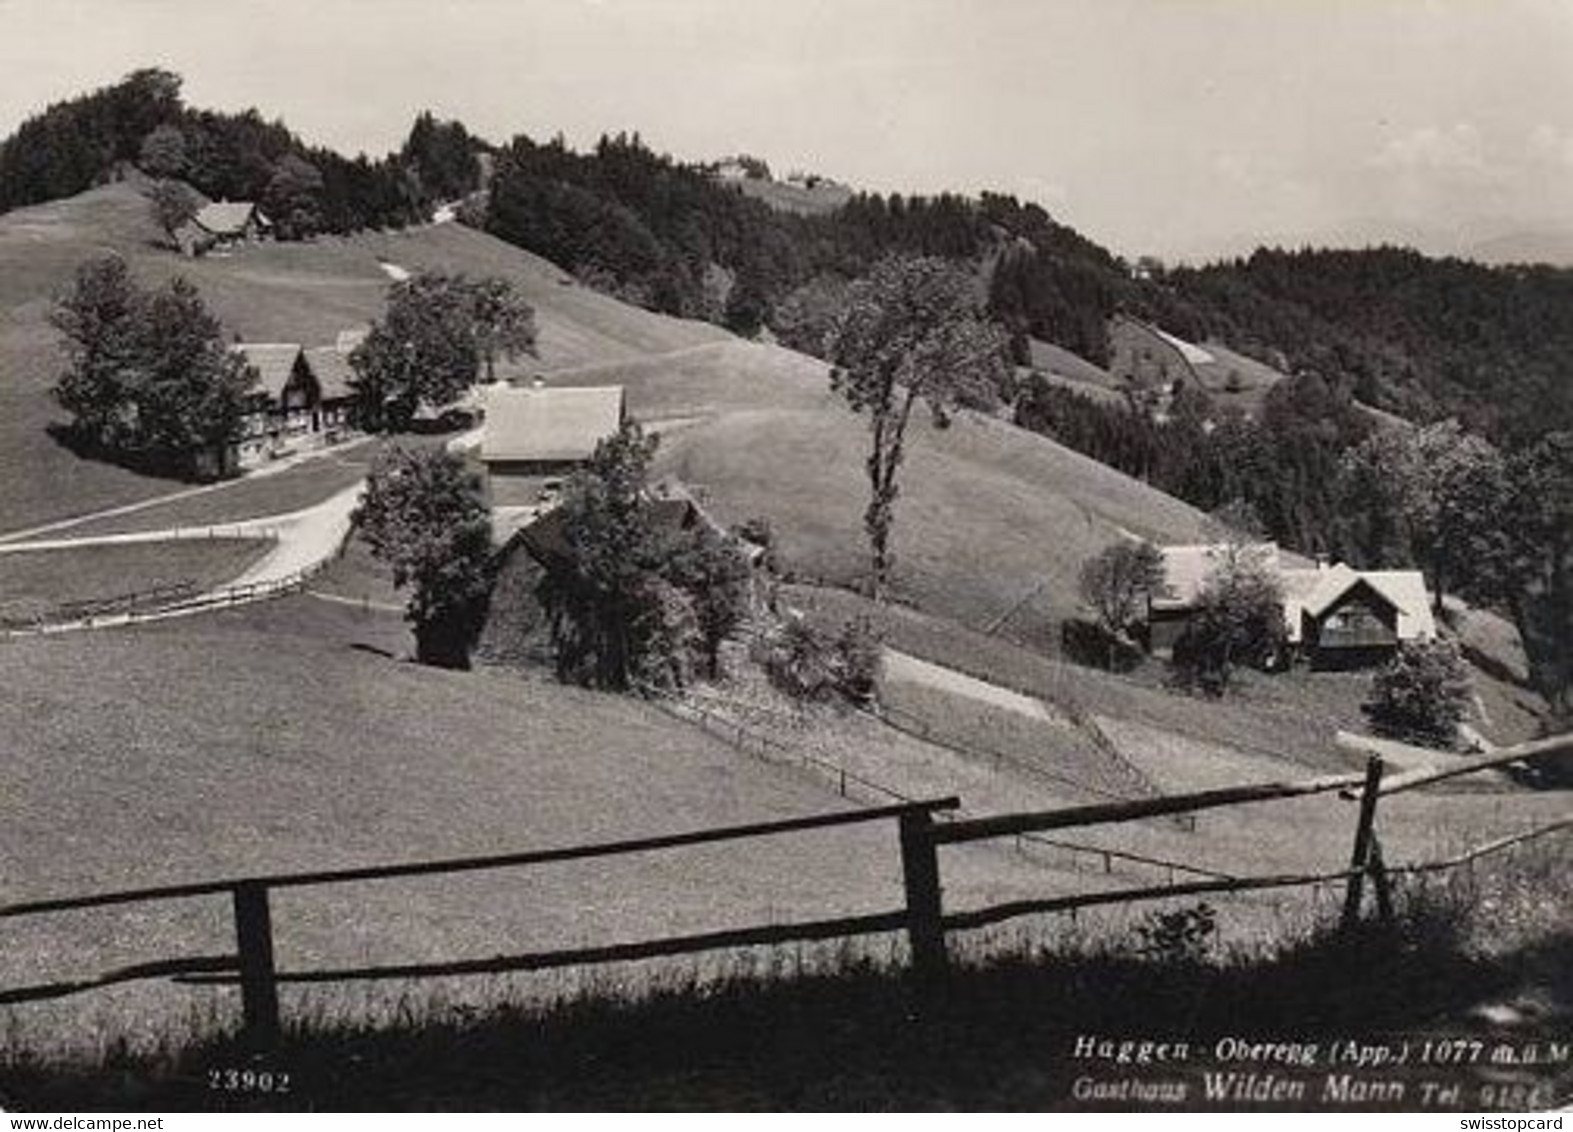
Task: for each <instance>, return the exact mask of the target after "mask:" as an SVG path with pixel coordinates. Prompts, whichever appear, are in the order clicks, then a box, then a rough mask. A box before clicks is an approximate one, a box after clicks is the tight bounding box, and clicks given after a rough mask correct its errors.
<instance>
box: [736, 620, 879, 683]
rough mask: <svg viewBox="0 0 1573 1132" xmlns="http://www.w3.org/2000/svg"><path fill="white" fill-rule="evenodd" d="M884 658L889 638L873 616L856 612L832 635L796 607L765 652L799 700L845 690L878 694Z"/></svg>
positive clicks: (772, 671) (773, 676) (770, 671)
mask: <svg viewBox="0 0 1573 1132" xmlns="http://www.w3.org/2000/svg"><path fill="white" fill-rule="evenodd" d="M882 659H883V641H882V639H881V637H880V635H879V633H878V631H877V630H876V629H875V628H874V625H873V623H872V622H871V621H869V620H868V618H866V617H856V618H853V619H852V620H850V621H848V622H847V623H846V624H845V625H843V626H842V628H841V632H840V633H838V634H837V635H836V636H835V637H831V636H829V635H828V634H826V633H824V632H822V631H821V630H819V629H816V628H815V627H814V626H813V625H812V624H810V623H809V621H808V620H807V619H806V618H804V617H802V616H800V615H798V614H796V613H792V614H789V615H788V616H787V618H786V619H785V620H784V621H783V622H782V623H781V626H780V628H779V629H777V630H776V632H775V633H774V634H773V635H772V636H771V637H769V638H767V639H766V641H765V642H764V647H763V655H762V656H761V657H760V661H761V663H762V664H763V666H764V669H765V674H766V675H767V676H768V677H769V679H770V682H771V683H772V684H774V685H775V686H776V687H777V688H779V689H780V690H781V691H783V692H785V693H786V694H787V695H788V696H790V697H792V698H793V699H794V700H799V701H801V702H805V703H822V702H825V701H827V700H830V699H833V698H836V697H838V696H839V697H841V698H844V699H846V700H849V701H851V702H853V703H858V704H867V703H869V702H870V701H872V700H873V699H874V694H875V689H876V686H877V684H878V681H879V672H880V666H881V664H882Z"/></svg>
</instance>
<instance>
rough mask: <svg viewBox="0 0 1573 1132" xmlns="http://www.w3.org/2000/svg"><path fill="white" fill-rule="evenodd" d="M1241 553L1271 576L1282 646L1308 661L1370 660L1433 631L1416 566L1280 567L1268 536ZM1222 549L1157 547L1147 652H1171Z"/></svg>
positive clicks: (1339, 664)
mask: <svg viewBox="0 0 1573 1132" xmlns="http://www.w3.org/2000/svg"><path fill="white" fill-rule="evenodd" d="M1240 553H1244V554H1247V555H1250V556H1252V558H1253V559H1254V561H1255V562H1256V564H1258V565H1259V566H1260V567H1261V568H1262V569H1263V570H1265V571H1267V572H1268V573H1269V574H1271V575H1273V576H1275V577H1276V578H1277V579H1278V582H1279V585H1280V587H1281V589H1282V592H1283V617H1284V631H1285V636H1286V639H1287V641H1288V644H1289V647H1290V649H1291V651H1292V652H1293V654H1294V655H1295V656H1297V657H1299V658H1300V659H1303V660H1305V661H1307V662H1308V663H1310V664H1311V665H1312V666H1313V667H1318V668H1347V667H1358V666H1362V665H1367V664H1377V663H1381V662H1383V661H1385V660H1386V659H1387V658H1388V657H1390V656H1391V655H1392V654H1393V652H1394V651H1395V650H1396V649H1397V648H1398V646H1399V645H1400V644H1403V643H1405V642H1408V641H1421V640H1432V639H1434V638H1435V637H1436V621H1435V620H1434V618H1433V617H1432V613H1431V595H1430V593H1429V591H1427V589H1426V585H1425V579H1424V577H1423V576H1422V575H1421V573H1420V572H1419V571H1418V570H1355V569H1352V568H1351V567H1349V566H1346V565H1344V564H1343V563H1337V564H1334V565H1330V564H1328V563H1326V562H1319V563H1317V564H1316V565H1315V566H1311V567H1306V568H1292V567H1285V566H1284V565H1283V563H1282V560H1281V556H1280V554H1279V551H1278V547H1277V546H1276V545H1275V544H1273V543H1261V544H1259V545H1256V546H1251V547H1246V548H1244V549H1243V550H1242V551H1240ZM1224 554H1225V549H1224V548H1223V547H1221V546H1168V547H1164V548H1163V565H1164V582H1163V585H1162V587H1160V589H1158V590H1157V591H1156V592H1154V593H1153V594H1151V595H1150V597H1149V599H1148V620H1147V634H1148V648H1149V649H1150V650H1151V652H1152V653H1153V654H1154V655H1156V656H1169V655H1172V654H1173V651H1174V645H1175V642H1176V641H1177V640H1179V638H1180V637H1181V635H1182V634H1183V633H1184V632H1185V627H1186V624H1187V623H1188V622H1189V620H1190V617H1191V615H1192V614H1193V613H1195V611H1196V608H1197V605H1198V603H1199V599H1200V597H1201V594H1202V590H1203V589H1204V587H1205V586H1206V584H1207V580H1208V578H1209V576H1210V575H1211V574H1212V573H1213V572H1214V571H1215V570H1216V569H1217V568H1218V566H1219V564H1220V562H1221V561H1222V560H1223V556H1224Z"/></svg>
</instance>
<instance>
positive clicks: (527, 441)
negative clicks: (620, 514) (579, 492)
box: [481, 379, 628, 507]
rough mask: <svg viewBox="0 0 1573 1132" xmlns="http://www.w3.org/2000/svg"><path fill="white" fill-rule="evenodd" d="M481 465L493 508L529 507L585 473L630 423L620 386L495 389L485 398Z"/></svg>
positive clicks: (537, 384)
mask: <svg viewBox="0 0 1573 1132" xmlns="http://www.w3.org/2000/svg"><path fill="white" fill-rule="evenodd" d="M484 403H485V409H484V412H485V417H486V423H485V426H484V428H483V430H482V433H481V462H482V463H483V464H484V465H485V466H486V479H487V486H488V489H489V491H490V494H491V500H492V506H493V507H529V506H533V505H535V504H537V503H538V502H539V501H540V498H541V494H542V492H543V491H549V490H550V489H551V488H552V487H553V486H554V481H557V480H559V479H561V477H563V476H565V475H568V474H569V473H571V472H572V471H574V469H576V468H579V467H581V466H582V465H583V464H584V463H585V462H586V461H587V460H589V459H590V457H591V456H593V455H594V454H595V448H596V445H598V444H600V443H601V441H603V440H605V439H606V438H607V437H609V436H612V435H614V434H615V433H616V432H617V430H618V429H620V428H621V427H622V426H623V422H624V421H625V420H626V419H627V414H628V410H627V405H626V402H625V399H624V397H623V387H622V386H620V385H605V386H594V387H589V388H583V389H570V388H567V387H548V386H547V385H546V384H545V382H543V381H541V380H540V379H536V380H535V381H533V382H532V383H531V384H529V385H500V384H499V385H493V386H491V387H490V388H489V389H487V391H486V395H485V402H484Z"/></svg>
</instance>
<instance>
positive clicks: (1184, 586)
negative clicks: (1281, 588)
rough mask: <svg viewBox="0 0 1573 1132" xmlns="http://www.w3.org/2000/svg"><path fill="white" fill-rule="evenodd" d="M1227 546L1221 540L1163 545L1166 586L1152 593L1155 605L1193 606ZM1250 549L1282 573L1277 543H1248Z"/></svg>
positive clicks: (1161, 606)
mask: <svg viewBox="0 0 1573 1132" xmlns="http://www.w3.org/2000/svg"><path fill="white" fill-rule="evenodd" d="M1224 549H1225V548H1224V546H1223V545H1222V544H1221V543H1209V544H1206V545H1200V546H1165V547H1163V548H1162V554H1163V586H1162V588H1161V589H1160V590H1159V591H1158V592H1156V593H1154V594H1153V595H1152V607H1153V608H1154V609H1190V608H1191V607H1193V606H1194V605H1195V604H1196V602H1197V599H1199V598H1200V597H1201V593H1202V587H1203V586H1205V585H1206V584H1207V579H1208V577H1209V576H1210V575H1211V574H1212V572H1213V571H1214V570H1216V569H1217V568H1218V566H1219V564H1220V563H1221V562H1222V561H1223V555H1224ZM1246 551H1247V553H1250V554H1253V555H1255V556H1257V558H1258V560H1259V561H1260V563H1261V565H1262V567H1263V568H1264V569H1266V570H1268V571H1270V572H1272V573H1275V574H1276V573H1282V570H1281V568H1280V563H1279V556H1278V544H1277V543H1272V542H1263V543H1255V544H1253V545H1251V546H1249V547H1247V548H1246Z"/></svg>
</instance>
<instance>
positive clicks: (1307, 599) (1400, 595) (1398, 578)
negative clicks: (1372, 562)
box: [1284, 562, 1436, 641]
mask: <svg viewBox="0 0 1573 1132" xmlns="http://www.w3.org/2000/svg"><path fill="white" fill-rule="evenodd" d="M1284 581H1285V587H1284V589H1285V594H1284V605H1285V615H1286V616H1289V617H1290V619H1291V626H1292V629H1293V631H1294V633H1295V635H1296V636H1298V630H1299V626H1300V616H1299V614H1300V612H1301V611H1304V612H1305V613H1306V614H1308V615H1310V616H1311V617H1313V618H1317V617H1322V616H1324V615H1325V614H1326V613H1327V612H1328V610H1330V609H1332V608H1333V607H1334V606H1335V605H1337V604H1338V603H1339V602H1340V601H1342V600H1343V599H1344V597H1345V596H1346V595H1347V594H1348V593H1349V591H1350V590H1352V589H1354V588H1355V587H1356V586H1358V585H1360V584H1361V583H1362V582H1363V583H1365V584H1366V585H1367V586H1369V587H1370V588H1371V589H1372V591H1373V592H1375V593H1376V595H1377V596H1378V597H1380V598H1381V599H1382V600H1383V601H1385V602H1387V603H1388V604H1389V605H1391V606H1392V607H1393V608H1394V609H1395V610H1397V611H1398V622H1397V626H1396V629H1397V633H1398V639H1399V640H1401V641H1411V640H1416V639H1418V638H1427V639H1428V638H1431V637H1435V636H1436V619H1435V618H1434V617H1433V616H1432V614H1431V594H1430V592H1429V591H1428V590H1427V589H1426V582H1425V576H1424V575H1422V574H1421V573H1420V571H1419V570H1354V569H1351V568H1350V567H1348V566H1346V565H1344V564H1343V563H1342V562H1340V563H1337V564H1336V565H1333V566H1326V567H1318V568H1316V569H1314V570H1288V571H1285V572H1284Z"/></svg>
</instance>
